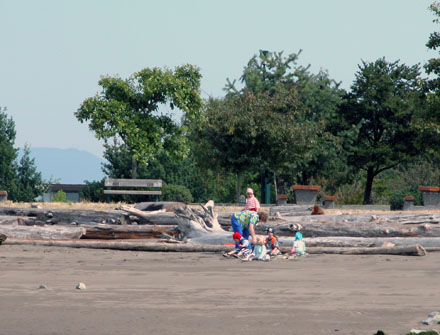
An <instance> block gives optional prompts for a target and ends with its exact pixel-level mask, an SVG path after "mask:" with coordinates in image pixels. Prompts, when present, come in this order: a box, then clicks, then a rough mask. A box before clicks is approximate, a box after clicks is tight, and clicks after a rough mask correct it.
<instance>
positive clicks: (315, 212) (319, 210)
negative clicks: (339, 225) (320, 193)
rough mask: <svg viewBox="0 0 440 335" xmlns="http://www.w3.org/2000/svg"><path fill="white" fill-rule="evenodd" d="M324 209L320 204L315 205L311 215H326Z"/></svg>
mask: <svg viewBox="0 0 440 335" xmlns="http://www.w3.org/2000/svg"><path fill="white" fill-rule="evenodd" d="M324 214H325V213H324V210H323V209H322V208H321V207H319V206H318V205H315V206H313V209H312V214H311V215H324Z"/></svg>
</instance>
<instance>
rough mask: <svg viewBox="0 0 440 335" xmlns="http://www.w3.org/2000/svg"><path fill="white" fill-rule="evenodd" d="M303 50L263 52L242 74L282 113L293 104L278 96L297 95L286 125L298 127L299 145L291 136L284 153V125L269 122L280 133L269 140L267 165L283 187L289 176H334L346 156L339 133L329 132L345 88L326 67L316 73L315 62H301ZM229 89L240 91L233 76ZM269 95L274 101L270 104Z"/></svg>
mask: <svg viewBox="0 0 440 335" xmlns="http://www.w3.org/2000/svg"><path fill="white" fill-rule="evenodd" d="M300 53H301V51H300V52H298V53H292V54H290V55H287V56H284V55H283V53H282V52H269V51H260V53H259V55H255V56H254V57H252V58H251V60H250V61H249V62H248V64H247V66H246V67H245V69H244V71H243V75H242V76H241V78H240V80H241V82H242V83H243V84H244V86H245V88H246V89H247V90H250V91H251V92H252V93H253V94H254V95H255V96H259V95H260V96H261V97H262V98H263V100H266V107H268V108H269V109H271V110H272V111H277V112H279V113H283V110H286V109H289V108H291V104H285V103H284V106H283V102H281V103H279V102H278V100H279V97H282V99H281V101H283V100H285V97H287V96H290V97H291V98H292V96H294V97H295V99H296V105H295V109H296V115H295V117H294V118H293V119H292V120H290V122H289V123H287V124H286V125H288V126H290V127H292V125H293V124H296V125H298V126H299V128H300V129H299V132H297V133H298V134H300V135H301V139H300V140H299V143H298V144H299V145H298V146H295V143H293V142H292V141H290V142H287V143H288V144H289V145H288V146H285V147H284V148H285V149H284V152H283V151H277V150H274V148H282V147H283V143H280V142H279V141H278V145H276V143H277V140H285V138H283V137H280V136H278V135H277V134H279V133H280V131H279V130H280V129H277V126H274V123H273V122H272V123H270V122H269V123H268V124H269V125H271V126H272V134H274V135H275V136H273V138H272V141H271V142H264V144H268V145H270V146H271V148H267V150H266V156H267V157H268V158H269V159H268V160H267V161H268V162H269V164H267V165H266V166H265V167H266V168H267V169H269V170H270V171H271V172H274V173H275V174H276V175H277V184H278V185H281V187H280V191H283V190H282V189H283V188H284V187H283V186H284V185H283V184H284V183H285V182H286V181H288V182H293V180H295V182H300V183H303V184H308V183H310V181H311V179H312V178H318V176H320V175H329V174H332V175H333V172H334V171H335V169H333V168H332V167H334V166H335V165H336V164H335V162H336V161H339V160H341V157H342V156H341V150H340V145H339V143H338V140H337V138H335V137H334V136H332V134H331V133H330V132H329V131H327V128H328V125H327V123H328V121H329V120H331V119H333V117H334V115H335V113H336V111H337V110H338V106H339V105H340V103H341V101H342V96H343V94H344V93H345V92H344V91H343V90H342V89H340V88H339V83H337V82H336V81H334V80H332V79H331V78H330V77H329V75H328V73H327V72H325V71H320V72H319V73H318V74H312V73H311V72H310V70H309V67H310V66H301V65H298V64H297V61H298V58H299V55H300ZM226 90H227V92H228V95H231V94H234V93H237V92H238V90H237V89H236V87H235V82H231V81H229V80H228V85H227V87H226ZM267 100H271V102H270V103H271V106H268V104H267ZM339 165H341V164H339Z"/></svg>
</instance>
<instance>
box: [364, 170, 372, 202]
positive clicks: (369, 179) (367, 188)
mask: <svg viewBox="0 0 440 335" xmlns="http://www.w3.org/2000/svg"><path fill="white" fill-rule="evenodd" d="M373 180H374V170H373V168H372V167H370V168H368V170H367V184H366V185H365V191H364V201H363V204H364V205H369V204H371V202H372V201H371V190H372V188H373Z"/></svg>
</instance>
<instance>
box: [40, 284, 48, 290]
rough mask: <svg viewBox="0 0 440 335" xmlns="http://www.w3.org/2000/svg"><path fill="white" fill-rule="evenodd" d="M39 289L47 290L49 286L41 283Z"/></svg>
mask: <svg viewBox="0 0 440 335" xmlns="http://www.w3.org/2000/svg"><path fill="white" fill-rule="evenodd" d="M38 289H39V290H47V286H46V285H45V284H41V285H40V286H39V287H38Z"/></svg>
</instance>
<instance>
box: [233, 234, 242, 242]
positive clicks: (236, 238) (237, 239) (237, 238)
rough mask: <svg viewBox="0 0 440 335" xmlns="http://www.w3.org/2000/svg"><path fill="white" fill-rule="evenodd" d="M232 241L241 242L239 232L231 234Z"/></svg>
mask: <svg viewBox="0 0 440 335" xmlns="http://www.w3.org/2000/svg"><path fill="white" fill-rule="evenodd" d="M232 239H233V240H234V241H240V240H241V234H240V233H239V232H235V233H234V234H232Z"/></svg>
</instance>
